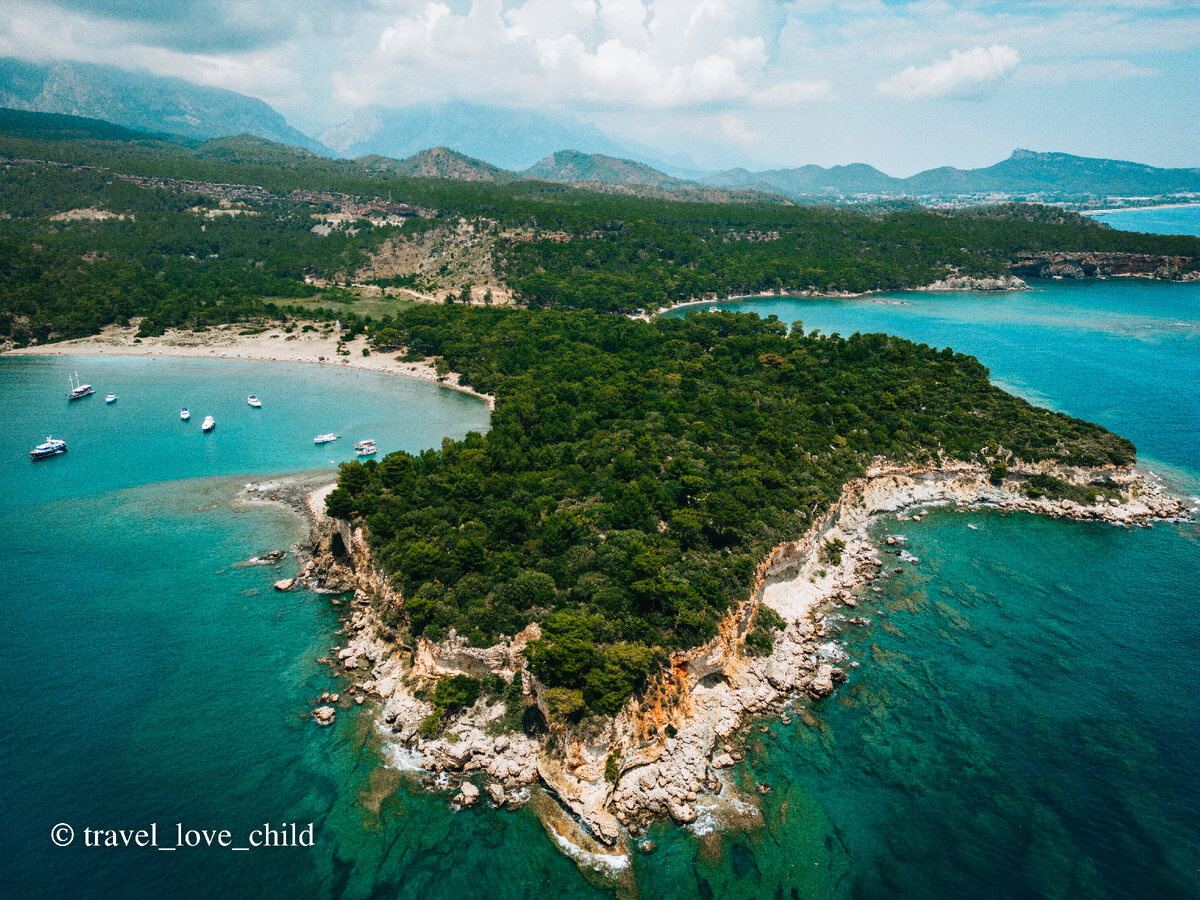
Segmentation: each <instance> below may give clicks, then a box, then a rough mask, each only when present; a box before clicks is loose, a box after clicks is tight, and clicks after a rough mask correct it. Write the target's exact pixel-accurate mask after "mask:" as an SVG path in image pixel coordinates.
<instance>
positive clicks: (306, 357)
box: [0, 325, 496, 410]
mask: <svg viewBox="0 0 1200 900" xmlns="http://www.w3.org/2000/svg"><path fill="white" fill-rule="evenodd" d="M245 327H246V326H244V325H220V326H216V327H214V328H210V329H209V330H207V331H199V332H197V331H179V330H170V331H167V332H166V333H165V334H163V335H160V336H158V337H144V338H140V339H139V338H137V328H136V327H134V326H132V325H130V326H124V327H122V326H120V325H109V326H107V327H105V328H104V329H103V330H102V331H101V332H100V334H98V335H92V336H90V337H84V338H73V339H71V340H68V341H59V342H57V343H53V344H35V345H31V346H28V347H18V348H14V349H9V350H4V351H3V352H2V353H0V355H3V356H144V357H152V356H166V357H182V358H192V359H246V360H255V361H260V362H261V361H272V362H274V361H281V362H302V363H313V364H317V365H325V366H338V367H343V368H352V369H362V370H365V371H368V372H380V373H383V374H386V375H396V376H399V377H403V378H416V379H418V380H421V381H428V382H430V383H432V384H438V385H441V386H442V387H446V388H449V389H450V390H453V391H458V392H460V393H463V394H469V395H470V396H472V397H477V398H479V399H480V400H483V401H484V402H485V403H486V404H487V405H488V409H491V410H494V409H495V408H496V398H495V397H493V396H492V395H491V394H482V393H480V392H478V391H476V390H474V389H472V388H471V387H469V386H467V385H463V384H459V383H458V373H456V372H451V373H449V374H448V375H447V376H446V378H445V379H444V380H442V379H439V378H438V376H437V372H436V371H435V370H434V367H433V362H432V360H431V359H427V360H424V361H422V362H411V363H407V362H399V361H398V360H396V358H395V356H394V355H388V354H385V353H371V354H370V355H369V356H363V350H364V349H369V344H368V341H367V338H366V337H365V336H363V335H359V336H357V337H355V338H354V339H352V340H350V341H347V342H345V344H344V345H343V346H344V348H345V349H346V350H348V351H349V355H346V354H339V353H338V337H337V335H336V334H335V333H330V334H324V333H322V332H320V331H294V332H292V333H291V334H288V333H286V332H285V331H284V330H283V328H282V326H279V325H274V326H272V327H269V328H266V329H264V330H263V331H262V332H260V333H258V334H242V333H240V332H241V331H242V330H245ZM135 341H136V343H135Z"/></svg>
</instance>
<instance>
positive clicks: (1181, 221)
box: [1088, 204, 1200, 234]
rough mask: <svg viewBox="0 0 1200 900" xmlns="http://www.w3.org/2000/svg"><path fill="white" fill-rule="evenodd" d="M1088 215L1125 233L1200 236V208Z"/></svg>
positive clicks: (1116, 211)
mask: <svg viewBox="0 0 1200 900" xmlns="http://www.w3.org/2000/svg"><path fill="white" fill-rule="evenodd" d="M1088 215H1090V216H1091V217H1092V218H1093V219H1096V220H1097V221H1099V222H1103V223H1105V224H1106V225H1111V226H1112V227H1113V228H1119V229H1121V230H1122V231H1141V232H1144V233H1146V234H1200V204H1195V205H1192V206H1145V207H1141V208H1137V209H1113V210H1097V211H1094V212H1091V213H1088Z"/></svg>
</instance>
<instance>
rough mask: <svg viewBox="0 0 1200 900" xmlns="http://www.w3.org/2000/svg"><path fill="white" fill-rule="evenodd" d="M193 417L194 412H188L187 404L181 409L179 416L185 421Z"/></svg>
mask: <svg viewBox="0 0 1200 900" xmlns="http://www.w3.org/2000/svg"><path fill="white" fill-rule="evenodd" d="M191 417H192V414H191V413H190V412H188V408H187V407H186V406H185V407H184V408H183V409H181V410H180V411H179V418H180V419H182V420H183V421H184V422H186V421H187V420H188V419H190V418H191Z"/></svg>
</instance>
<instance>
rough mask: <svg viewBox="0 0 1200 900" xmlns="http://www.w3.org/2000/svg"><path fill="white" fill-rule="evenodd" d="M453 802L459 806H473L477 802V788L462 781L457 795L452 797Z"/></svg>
mask: <svg viewBox="0 0 1200 900" xmlns="http://www.w3.org/2000/svg"><path fill="white" fill-rule="evenodd" d="M454 802H455V803H457V804H458V805H459V806H474V805H475V804H476V803H478V802H479V788H477V787H475V785H473V784H471V782H469V781H464V782H463V783H462V787H461V788H459V790H458V793H457V794H455V795H454Z"/></svg>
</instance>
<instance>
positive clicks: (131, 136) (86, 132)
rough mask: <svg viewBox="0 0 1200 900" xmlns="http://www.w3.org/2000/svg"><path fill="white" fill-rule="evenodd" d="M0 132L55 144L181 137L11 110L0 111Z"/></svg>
mask: <svg viewBox="0 0 1200 900" xmlns="http://www.w3.org/2000/svg"><path fill="white" fill-rule="evenodd" d="M0 132H3V133H5V134H19V135H22V136H24V137H30V138H37V139H39V140H51V141H57V140H76V139H80V138H83V139H89V140H95V141H145V140H157V139H166V140H178V135H168V134H164V133H161V132H159V133H154V132H149V131H142V130H140V129H136V128H126V127H125V126H124V125H114V124H113V123H112V122H105V121H104V120H103V119H90V118H86V117H84V116H67V115H61V114H59V113H37V112H26V111H25V110H21V109H7V108H0Z"/></svg>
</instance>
